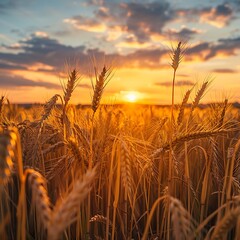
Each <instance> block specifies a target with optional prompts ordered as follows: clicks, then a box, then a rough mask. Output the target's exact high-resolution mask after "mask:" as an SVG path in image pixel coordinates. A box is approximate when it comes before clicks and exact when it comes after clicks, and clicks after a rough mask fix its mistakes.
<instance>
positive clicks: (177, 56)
mask: <svg viewBox="0 0 240 240" xmlns="http://www.w3.org/2000/svg"><path fill="white" fill-rule="evenodd" d="M171 58H172V64H171V66H172V68H173V69H174V71H176V70H177V68H178V66H179V63H180V62H181V60H182V42H179V43H178V46H177V48H176V49H173V55H172V57H171Z"/></svg>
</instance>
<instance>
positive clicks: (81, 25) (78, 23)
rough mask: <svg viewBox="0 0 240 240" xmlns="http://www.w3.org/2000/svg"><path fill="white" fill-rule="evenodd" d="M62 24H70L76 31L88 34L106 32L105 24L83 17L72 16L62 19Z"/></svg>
mask: <svg viewBox="0 0 240 240" xmlns="http://www.w3.org/2000/svg"><path fill="white" fill-rule="evenodd" d="M64 22H65V23H70V24H72V25H73V26H74V27H75V28H77V29H80V30H84V31H88V32H104V31H106V26H105V24H103V23H101V22H100V21H98V20H96V19H93V18H87V17H83V16H74V17H72V18H66V19H64Z"/></svg>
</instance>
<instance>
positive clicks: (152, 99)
mask: <svg viewBox="0 0 240 240" xmlns="http://www.w3.org/2000/svg"><path fill="white" fill-rule="evenodd" d="M178 41H183V42H186V51H185V54H184V57H183V60H182V62H181V63H180V66H179V69H178V70H177V77H176V83H175V99H176V102H180V101H181V99H182V97H183V96H184V93H185V91H186V90H188V89H191V88H192V87H193V86H195V88H197V87H198V86H200V85H201V83H202V82H203V81H204V80H206V79H207V78H210V79H212V80H213V81H212V83H211V86H210V89H209V90H208V93H207V94H206V96H205V97H204V100H203V102H214V101H221V100H224V98H225V97H227V98H229V99H230V101H232V102H234V101H239V102H240V0H228V1H227V0H201V1H196V0H184V1H183V0H181V1H180V0H155V1H148V0H145V1H143V0H141V1H140V0H139V1H138V0H135V1H134V0H125V1H117V0H89V1H82V0H79V1H76V0H75V1H72V0H51V1H50V0H48V1H46V0H41V1H38V0H0V94H1V95H5V96H7V98H8V99H9V100H10V102H14V103H43V102H46V101H47V100H48V99H49V98H51V97H52V96H53V95H54V94H56V93H59V94H62V92H63V91H62V86H63V85H64V84H65V83H66V81H67V74H68V73H69V71H71V70H72V69H73V68H74V67H76V68H77V70H78V71H79V77H80V80H79V83H78V87H77V88H76V89H75V91H74V94H73V96H72V103H75V104H87V103H90V102H91V96H92V81H93V82H94V67H96V68H97V69H98V71H99V72H101V69H102V67H103V65H104V64H106V65H107V66H108V67H111V69H112V70H113V71H112V78H111V80H110V82H109V84H108V85H107V87H106V88H105V92H104V98H103V102H104V103H110V104H113V103H120V102H126V101H131V100H134V99H136V100H137V102H139V103H147V104H169V103H171V84H172V76H173V69H172V68H171V58H170V55H171V48H172V47H175V46H176V44H177V42H178ZM192 98H194V94H193V97H192Z"/></svg>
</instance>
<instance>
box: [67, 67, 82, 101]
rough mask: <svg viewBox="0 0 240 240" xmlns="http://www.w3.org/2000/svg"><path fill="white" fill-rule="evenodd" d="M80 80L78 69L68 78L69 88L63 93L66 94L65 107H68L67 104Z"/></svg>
mask: <svg viewBox="0 0 240 240" xmlns="http://www.w3.org/2000/svg"><path fill="white" fill-rule="evenodd" d="M78 80H79V77H78V72H77V70H76V69H73V70H72V71H71V72H70V74H69V76H68V82H67V86H65V87H64V88H63V92H64V96H63V99H64V102H65V105H67V103H68V102H69V100H70V98H71V95H72V93H73V90H74V89H75V87H76V85H77V82H78Z"/></svg>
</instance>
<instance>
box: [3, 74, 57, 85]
mask: <svg viewBox="0 0 240 240" xmlns="http://www.w3.org/2000/svg"><path fill="white" fill-rule="evenodd" d="M0 87H44V88H53V89H59V88H60V85H59V84H54V83H50V82H45V81H32V80H29V79H26V78H24V77H22V76H18V75H6V74H0Z"/></svg>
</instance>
